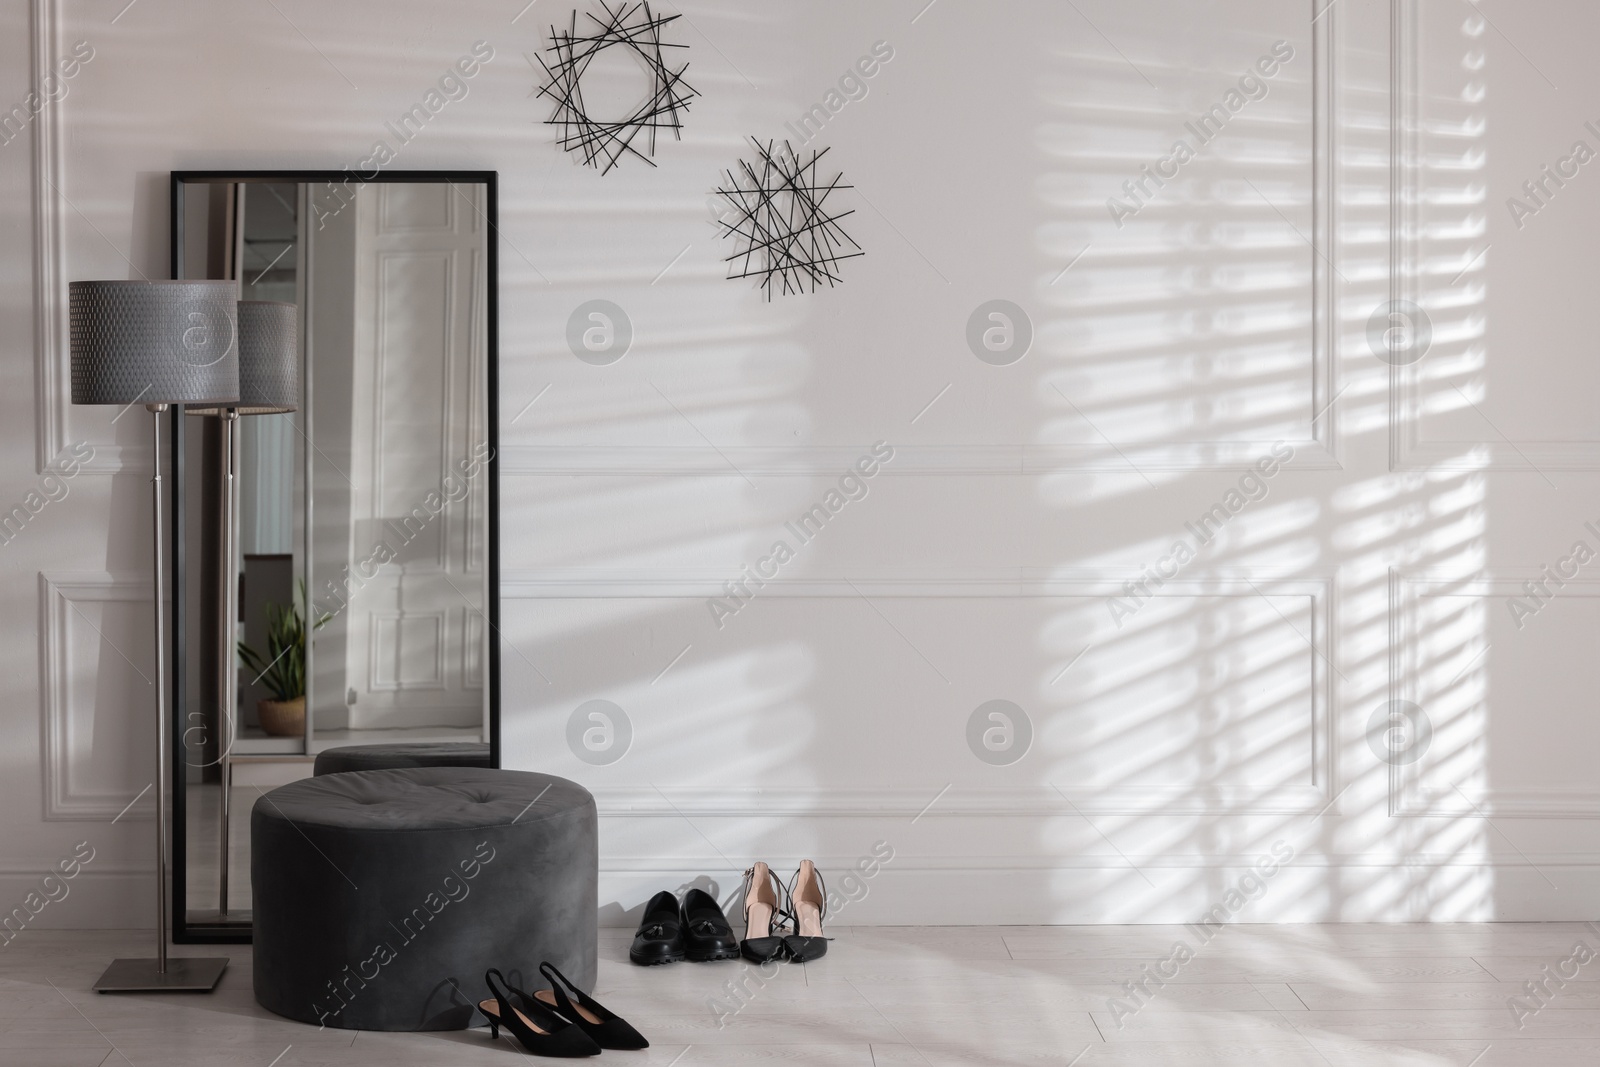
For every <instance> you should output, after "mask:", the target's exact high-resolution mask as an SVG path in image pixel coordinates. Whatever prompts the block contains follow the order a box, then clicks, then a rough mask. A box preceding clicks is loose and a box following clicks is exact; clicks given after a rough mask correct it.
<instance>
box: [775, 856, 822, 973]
mask: <svg viewBox="0 0 1600 1067" xmlns="http://www.w3.org/2000/svg"><path fill="white" fill-rule="evenodd" d="M789 914H790V915H791V916H793V918H794V931H795V932H794V933H792V934H788V935H787V936H785V937H784V939H783V944H784V947H785V948H787V949H788V950H789V958H790V959H792V960H794V962H796V963H805V962H806V961H807V960H819V959H821V958H822V957H823V956H825V955H827V952H828V941H829V940H830V938H826V937H823V936H822V918H823V916H825V915H827V914H828V887H827V886H825V885H823V884H822V872H821V871H819V870H817V866H816V864H814V863H812V862H811V861H810V860H801V861H800V869H799V870H798V871H795V872H794V878H793V880H792V881H790V883H789Z"/></svg>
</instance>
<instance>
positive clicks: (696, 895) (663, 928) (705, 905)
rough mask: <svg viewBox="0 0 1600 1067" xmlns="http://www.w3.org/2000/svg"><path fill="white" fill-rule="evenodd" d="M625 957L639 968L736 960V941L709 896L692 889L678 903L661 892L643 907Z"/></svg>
mask: <svg viewBox="0 0 1600 1067" xmlns="http://www.w3.org/2000/svg"><path fill="white" fill-rule="evenodd" d="M628 958H629V959H630V960H632V961H633V962H634V963H637V964H638V965H639V966H641V967H653V966H655V965H657V964H662V963H678V962H680V961H682V960H692V961H694V962H696V963H703V962H706V961H708V960H733V959H738V958H739V939H738V938H736V937H734V936H733V928H732V927H731V926H729V925H728V917H727V916H726V915H724V914H723V913H722V906H721V905H719V904H718V903H717V901H716V898H715V897H713V896H712V895H711V894H710V893H707V892H705V891H704V890H700V889H691V890H689V891H688V892H687V893H685V894H684V895H683V901H682V903H679V901H678V898H677V897H676V896H674V895H673V894H672V893H669V892H667V891H666V890H662V891H661V892H660V893H657V894H656V895H655V896H653V897H651V898H650V903H648V904H646V905H645V906H644V917H643V918H642V919H640V920H639V930H638V932H637V933H635V934H634V935H633V945H632V946H631V947H630V948H629V949H628Z"/></svg>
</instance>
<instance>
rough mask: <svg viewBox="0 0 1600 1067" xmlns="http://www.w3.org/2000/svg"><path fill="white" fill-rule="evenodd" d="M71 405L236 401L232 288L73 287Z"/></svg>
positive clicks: (185, 284)
mask: <svg viewBox="0 0 1600 1067" xmlns="http://www.w3.org/2000/svg"><path fill="white" fill-rule="evenodd" d="M67 290H68V306H69V318H70V323H71V337H72V402H73V403H74V404H136V403H137V404H201V403H204V404H219V403H229V402H232V401H233V400H234V399H235V398H237V397H238V395H239V349H238V344H237V338H238V323H237V315H238V312H237V310H236V307H237V304H238V300H239V285H238V283H237V282H193V281H175V282H72V283H71V284H70V285H68V287H67Z"/></svg>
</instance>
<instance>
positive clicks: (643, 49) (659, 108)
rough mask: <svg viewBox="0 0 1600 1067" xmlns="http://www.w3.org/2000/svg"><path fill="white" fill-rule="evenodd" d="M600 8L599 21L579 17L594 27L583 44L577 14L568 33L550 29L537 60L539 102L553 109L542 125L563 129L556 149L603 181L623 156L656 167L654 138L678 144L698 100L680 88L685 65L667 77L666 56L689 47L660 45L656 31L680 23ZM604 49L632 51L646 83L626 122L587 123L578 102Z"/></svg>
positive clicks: (643, 6) (640, 6)
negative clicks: (541, 79) (667, 135)
mask: <svg viewBox="0 0 1600 1067" xmlns="http://www.w3.org/2000/svg"><path fill="white" fill-rule="evenodd" d="M600 6H601V8H602V9H603V10H604V11H605V17H604V18H602V17H600V16H599V15H594V14H587V15H585V18H587V19H588V22H589V23H590V24H592V25H589V24H586V25H585V27H584V30H585V33H584V35H582V36H580V35H579V30H578V13H577V12H576V11H574V12H573V13H572V21H571V23H570V25H569V26H568V28H567V29H565V30H558V29H556V28H555V27H554V26H551V27H550V40H551V43H550V46H549V47H548V48H546V49H545V51H546V52H548V53H549V54H550V56H551V58H550V59H548V60H547V59H546V58H545V57H544V56H540V57H539V65H540V66H542V67H544V71H545V74H546V76H547V78H548V80H547V81H546V82H545V84H544V85H542V86H540V87H539V90H538V95H540V96H548V97H549V98H550V99H551V100H553V101H554V102H555V111H554V112H553V113H552V114H551V116H550V117H549V118H548V119H546V120H545V123H546V124H547V125H550V126H559V127H561V139H560V144H561V147H562V148H564V149H565V150H567V151H568V152H577V153H579V154H580V155H581V156H582V157H583V162H584V164H585V165H587V166H590V167H596V168H598V169H599V171H600V173H601V174H606V173H609V172H610V170H611V168H613V167H615V166H616V165H617V163H618V161H620V160H621V159H622V157H623V156H624V155H634V156H637V157H638V158H640V159H642V160H644V161H645V162H646V163H649V164H650V165H651V166H652V167H653V166H655V161H654V160H652V159H651V158H650V157H651V156H653V155H655V151H656V133H657V131H659V130H671V131H672V135H673V137H674V139H680V138H681V136H682V134H681V132H680V131H681V130H682V128H683V121H682V113H683V112H685V111H687V110H689V101H690V100H691V99H693V98H694V97H696V96H698V95H700V94H698V93H697V92H695V91H694V89H693V88H691V87H690V86H689V83H688V82H686V81H684V80H683V72H684V71H686V70H688V69H689V64H688V63H684V64H683V66H681V67H679V68H678V69H676V70H673V69H672V68H671V67H670V66H669V65H668V64H667V60H666V52H665V49H668V48H687V47H688V45H683V44H673V43H671V42H669V41H663V40H662V39H661V30H662V28H663V27H664V26H666V25H667V23H669V22H672V21H673V20H674V19H677V18H681V17H682V16H679V15H657V14H655V13H654V12H652V11H651V10H650V5H649V4H648V3H644V2H640V3H637V4H633V5H632V6H629V5H628V3H627V2H626V0H622V2H619V3H618V4H617V5H616V6H615V7H613V6H612V5H611V4H610V3H608V2H606V0H601V5H600ZM608 48H624V49H629V50H631V51H632V52H633V53H634V54H635V55H637V56H638V58H639V59H640V60H642V61H643V63H644V66H645V69H646V71H648V73H649V76H650V81H651V88H650V92H649V95H648V96H647V98H646V99H645V101H644V102H643V103H641V104H640V105H639V106H638V108H637V109H635V110H634V112H633V113H632V114H630V115H627V116H625V117H623V118H621V119H616V120H610V119H604V118H600V119H597V118H594V117H592V116H591V115H590V114H589V113H588V110H587V108H586V107H585V104H584V100H583V75H584V72H585V71H587V70H588V69H589V65H590V64H591V63H592V62H593V61H594V58H595V56H597V55H599V54H600V53H601V52H603V51H605V50H606V49H608ZM641 135H643V136H642V138H641ZM641 148H642V151H641Z"/></svg>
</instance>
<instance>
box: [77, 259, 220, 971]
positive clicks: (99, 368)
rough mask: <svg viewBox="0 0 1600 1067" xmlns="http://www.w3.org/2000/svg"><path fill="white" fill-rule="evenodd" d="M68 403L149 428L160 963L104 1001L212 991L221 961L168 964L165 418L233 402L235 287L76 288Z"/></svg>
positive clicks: (116, 963) (137, 965)
mask: <svg viewBox="0 0 1600 1067" xmlns="http://www.w3.org/2000/svg"><path fill="white" fill-rule="evenodd" d="M68 296H69V300H68V305H69V309H70V320H71V338H72V402H73V403H74V404H117V405H121V406H122V407H124V408H125V409H126V408H128V407H132V406H133V405H134V404H143V405H144V406H145V410H146V411H149V412H150V413H151V422H152V424H153V426H154V428H155V433H154V436H153V438H152V441H153V443H154V445H155V450H154V452H153V453H152V454H151V457H150V458H151V463H152V468H153V470H152V475H151V478H150V495H151V500H152V502H153V504H154V511H153V530H154V540H155V546H154V547H155V551H154V557H155V589H154V593H155V638H156V663H155V679H156V681H155V686H156V768H157V770H156V782H155V794H156V955H155V958H154V959H119V960H113V961H112V963H111V966H110V967H107V968H106V971H105V973H104V974H102V975H101V976H100V980H99V981H97V982H95V984H94V988H95V990H96V991H97V992H100V993H138V992H160V991H163V990H166V991H173V992H178V991H191V992H209V991H211V990H212V989H214V988H216V985H217V982H218V980H219V979H221V977H222V972H223V970H224V969H225V968H226V967H227V966H228V960H227V958H226V957H207V958H196V957H181V958H180V957H174V958H171V959H169V958H168V957H167V792H166V791H167V786H168V784H169V783H168V777H169V776H168V760H169V757H170V755H171V753H169V752H168V740H167V738H168V734H167V715H168V707H167V685H166V670H167V655H166V645H167V642H166V611H165V602H164V597H165V595H166V582H165V568H164V566H163V564H164V562H165V545H164V543H163V542H164V538H163V536H162V529H161V515H162V500H161V416H162V413H163V412H165V411H166V410H167V406H168V405H170V404H213V405H215V404H227V403H233V402H235V401H236V400H237V398H238V396H239V357H238V345H237V333H238V327H237V321H238V312H237V304H238V300H239V286H238V283H237V282H231V281H228V282H215V281H171V282H73V283H71V284H70V285H69V286H68Z"/></svg>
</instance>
